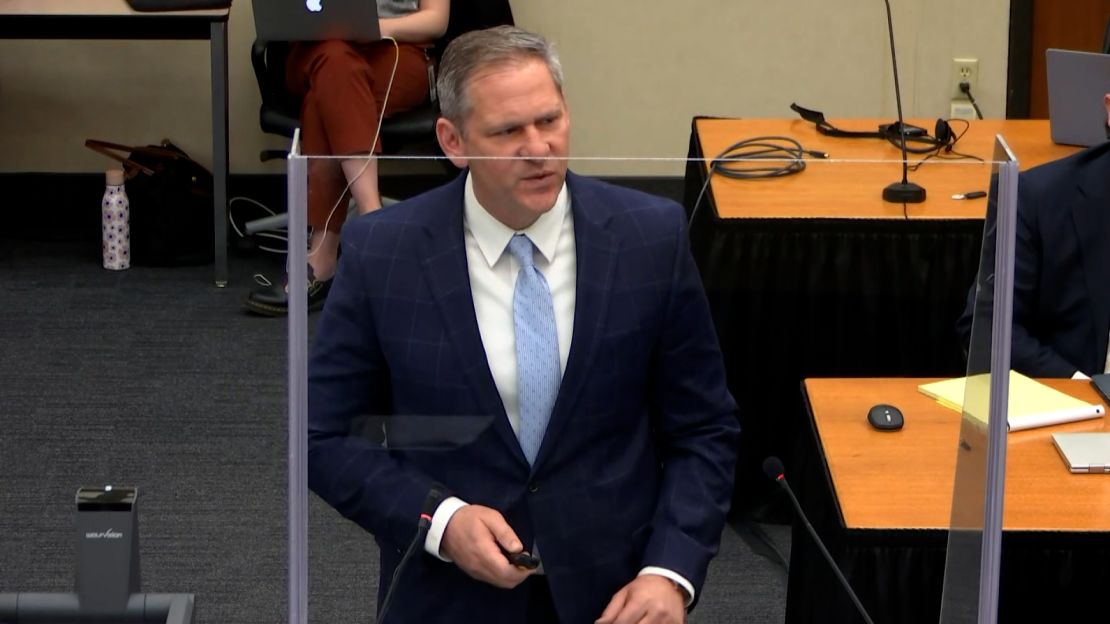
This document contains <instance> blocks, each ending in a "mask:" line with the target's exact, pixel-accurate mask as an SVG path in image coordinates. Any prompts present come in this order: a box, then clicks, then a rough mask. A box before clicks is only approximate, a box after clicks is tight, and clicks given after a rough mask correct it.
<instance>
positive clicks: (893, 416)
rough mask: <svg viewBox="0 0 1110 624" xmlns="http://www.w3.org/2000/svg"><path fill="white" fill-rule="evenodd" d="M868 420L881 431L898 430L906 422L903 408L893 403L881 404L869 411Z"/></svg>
mask: <svg viewBox="0 0 1110 624" xmlns="http://www.w3.org/2000/svg"><path fill="white" fill-rule="evenodd" d="M867 422H869V423H871V426H872V427H874V428H876V429H878V430H879V431H898V430H899V429H901V428H902V425H904V424H905V422H906V419H905V417H903V416H902V410H900V409H898V408H897V407H894V406H893V405H886V404H879V405H876V406H874V407H872V408H871V409H870V410H868V411H867Z"/></svg>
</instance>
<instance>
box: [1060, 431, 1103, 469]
mask: <svg viewBox="0 0 1110 624" xmlns="http://www.w3.org/2000/svg"><path fill="white" fill-rule="evenodd" d="M1052 443H1053V444H1054V445H1055V446H1056V450H1057V451H1059V452H1060V457H1061V458H1063V460H1064V463H1065V464H1067V466H1068V470H1070V471H1071V472H1076V473H1110V433H1091V432H1084V433H1054V434H1052Z"/></svg>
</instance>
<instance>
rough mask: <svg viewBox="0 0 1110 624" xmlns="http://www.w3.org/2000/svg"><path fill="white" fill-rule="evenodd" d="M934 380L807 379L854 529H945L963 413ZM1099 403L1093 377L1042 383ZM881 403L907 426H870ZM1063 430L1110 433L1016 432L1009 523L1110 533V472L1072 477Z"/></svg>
mask: <svg viewBox="0 0 1110 624" xmlns="http://www.w3.org/2000/svg"><path fill="white" fill-rule="evenodd" d="M930 381H936V380H935V379H909V378H897V379H807V380H806V382H805V387H806V393H807V395H808V398H809V405H810V409H811V413H812V415H813V419H814V423H815V425H816V428H817V432H818V437H819V440H820V444H821V446H822V448H823V451H824V457H825V459H826V461H827V462H828V470H829V473H830V475H831V477H832V483H833V488H834V489H835V495H836V497H837V500H838V501H839V503H840V509H841V512H842V514H843V522H844V526H845V527H846V528H848V529H947V527H948V525H949V515H950V512H951V509H952V485H953V482H954V480H955V472H956V451H957V444H958V440H959V431H960V419H961V416H960V414H959V413H958V412H956V411H954V410H952V409H949V408H946V407H943V406H941V405H940V404H938V403H937V402H935V401H934V400H932V399H930V398H929V397H927V396H925V395H924V394H922V393H921V392H919V391H918V390H917V386H918V385H919V384H922V383H928V382H930ZM1042 381H1043V382H1044V383H1045V384H1047V385H1049V386H1052V387H1054V388H1057V389H1058V390H1061V391H1063V392H1066V393H1067V394H1070V395H1072V396H1074V397H1077V398H1080V399H1083V400H1085V401H1089V402H1091V403H1103V401H1102V400H1101V399H1100V398H1099V397H1098V395H1097V394H1096V393H1095V391H1094V389H1093V388H1091V386H1090V383H1089V382H1085V381H1073V380H1070V379H1052V380H1042ZM877 403H889V404H893V405H895V406H897V407H898V408H899V409H901V410H902V412H903V414H904V415H905V426H904V427H903V428H902V430H901V431H897V432H880V431H876V430H874V429H872V428H871V426H870V425H868V423H867V411H868V409H869V408H870V407H871V406H872V405H875V404H877ZM1062 431H1110V415H1108V416H1104V417H1103V418H1101V419H1096V420H1089V421H1083V422H1078V423H1071V424H1067V425H1057V426H1053V427H1044V428H1041V429H1031V430H1027V431H1017V432H1013V433H1010V434H1008V438H1007V440H1008V446H1007V461H1006V500H1005V504H1004V514H1005V516H1004V527H1005V528H1006V529H1007V530H1022V531H1110V474H1072V473H1071V472H1069V471H1068V469H1067V467H1066V466H1065V465H1064V462H1063V460H1062V459H1061V458H1060V456H1059V453H1057V451H1056V448H1055V447H1054V446H1053V445H1052V434H1053V433H1058V432H1062Z"/></svg>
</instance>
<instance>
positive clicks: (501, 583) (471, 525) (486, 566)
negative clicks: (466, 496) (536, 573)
mask: <svg viewBox="0 0 1110 624" xmlns="http://www.w3.org/2000/svg"><path fill="white" fill-rule="evenodd" d="M498 544H500V547H498ZM501 548H504V549H505V550H507V551H509V552H512V553H516V552H520V551H522V550H524V545H523V544H521V543H520V538H518V537H517V536H516V533H515V532H514V531H513V529H512V527H510V526H509V523H508V522H505V518H504V517H502V515H501V513H500V512H498V511H497V510H495V509H490V508H489V507H482V506H481V505H467V506H466V507H463V508H461V509H459V510H458V511H456V512H455V515H453V516H451V521H450V522H448V523H447V528H446V529H445V530H444V531H443V540H442V541H441V542H440V545H439V549H440V551H441V552H443V554H445V555H447V556H448V557H449V558H450V559H451V560H452V561H454V562H455V564H456V565H458V566H459V567H460V568H462V570H463V572H466V573H467V574H469V575H470V576H471V577H473V578H476V579H478V580H479V581H483V582H486V583H489V584H490V585H495V586H497V587H501V588H503V589H512V588H513V587H516V586H517V585H520V583H521V582H523V581H524V579H526V578H528V576H529V575H531V574H532V570H521V569H520V568H517V567H516V566H514V565H513V564H511V563H509V560H508V559H506V558H505V555H504V554H502V553H501Z"/></svg>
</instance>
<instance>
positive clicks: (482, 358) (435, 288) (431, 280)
mask: <svg viewBox="0 0 1110 624" xmlns="http://www.w3.org/2000/svg"><path fill="white" fill-rule="evenodd" d="M465 179H466V177H465V174H463V175H460V176H459V178H458V179H457V180H456V181H455V182H454V183H452V184H451V185H450V186H449V187H447V188H446V189H444V190H445V191H446V194H445V196H444V201H443V202H442V203H443V205H445V206H446V207H447V209H446V210H443V209H439V208H438V207H437V209H435V210H432V211H430V212H429V218H428V219H426V220H425V222H424V224H423V227H424V231H425V232H426V233H427V235H428V237H427V239H426V243H425V247H424V249H423V253H422V254H421V257H422V258H423V262H422V264H421V269H422V270H423V272H424V278H425V279H426V280H427V284H428V288H429V290H430V291H431V295H432V297H433V298H434V299H435V302H436V305H437V307H438V308H439V313H440V318H441V319H442V321H443V325H444V327H445V328H446V331H447V339H448V341H449V342H450V343H451V345H452V347H453V348H454V350H455V354H456V355H457V357H458V362H459V364H460V365H461V366H462V368H463V373H464V374H465V375H466V378H467V381H468V382H469V383H470V387H471V388H472V389H473V390H474V395H475V398H476V399H477V402H478V405H479V408H480V410H481V412H482V414H491V415H493V427H494V429H495V430H496V431H497V434H498V435H499V436H500V437H501V438H502V441H503V442H505V444H506V446H508V447H509V448H510V449H511V450H512V452H513V453H514V455H515V457H516V458H517V459H518V460H519V461H520V462H522V463H523V464H525V465H527V464H528V460H527V459H525V457H524V453H523V451H521V450H520V444H519V443H518V442H517V439H516V435H515V434H513V429H512V427H511V426H510V425H509V420H508V417H507V416H506V415H505V405H504V404H503V403H502V402H501V395H500V394H499V393H498V392H497V385H496V384H495V383H494V381H493V375H492V374H491V373H490V368H489V362H488V361H487V360H486V350H485V347H484V346H483V344H482V336H481V333H480V331H479V329H478V319H477V317H476V316H475V314H474V296H473V294H472V292H471V288H470V273H469V271H468V270H467V262H466V243H465V238H464V234H463V188H464V187H463V182H464V181H465Z"/></svg>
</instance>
